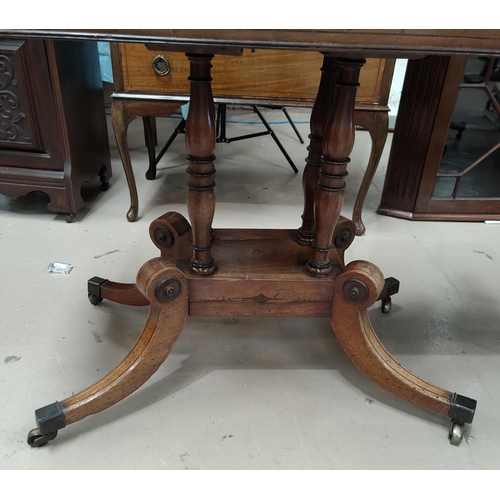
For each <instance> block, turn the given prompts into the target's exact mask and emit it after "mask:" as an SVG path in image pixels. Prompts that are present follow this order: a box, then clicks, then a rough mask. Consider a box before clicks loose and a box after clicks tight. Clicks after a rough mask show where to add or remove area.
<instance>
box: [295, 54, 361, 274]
mask: <svg viewBox="0 0 500 500" xmlns="http://www.w3.org/2000/svg"><path fill="white" fill-rule="evenodd" d="M337 61H338V64H339V77H338V82H337V89H336V92H335V97H334V103H333V110H332V113H331V115H330V117H329V120H328V123H327V125H326V128H325V133H324V137H323V156H322V161H321V168H320V169H319V178H318V185H317V189H316V196H315V199H314V218H315V221H316V232H315V234H314V241H313V243H312V250H313V251H312V255H311V257H310V258H309V261H308V262H307V264H306V267H305V269H306V271H307V272H308V273H310V274H311V275H313V276H318V277H319V276H327V275H328V274H330V273H331V271H332V265H331V263H330V259H329V252H330V249H331V247H332V237H333V231H334V229H335V226H336V224H337V221H338V219H339V216H340V212H341V210H342V204H343V199H344V190H345V177H346V176H347V164H348V163H349V162H350V159H349V155H350V154H351V151H352V148H353V146H354V104H355V101H356V90H357V87H358V85H359V84H358V78H359V72H360V70H361V67H362V66H363V64H364V63H365V61H364V59H340V58H339V59H338V60H337Z"/></svg>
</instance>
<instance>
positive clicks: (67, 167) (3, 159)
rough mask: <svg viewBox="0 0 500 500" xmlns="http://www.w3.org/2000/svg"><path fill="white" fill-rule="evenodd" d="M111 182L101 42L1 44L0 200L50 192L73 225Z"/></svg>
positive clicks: (55, 205) (54, 206) (58, 209)
mask: <svg viewBox="0 0 500 500" xmlns="http://www.w3.org/2000/svg"><path fill="white" fill-rule="evenodd" d="M110 177H111V162H110V157H109V144H108V140H107V126H106V116H105V109H104V97H103V95H102V80H101V75H100V69H99V57H98V51H97V44H96V42H62V41H61V42H52V41H49V40H6V39H3V40H2V39H0V195H6V196H10V197H12V198H17V197H19V196H23V195H26V194H29V193H33V192H43V193H46V194H47V195H48V196H49V198H50V202H49V204H48V206H47V209H48V210H49V211H51V212H59V213H65V214H70V216H69V218H68V221H70V220H72V219H73V218H74V214H76V212H77V211H78V210H79V209H80V208H81V207H82V206H83V203H84V200H83V198H82V196H81V186H82V184H83V183H84V182H92V181H94V180H96V181H100V182H101V185H102V186H103V187H104V188H105V187H107V185H108V180H109V178H110Z"/></svg>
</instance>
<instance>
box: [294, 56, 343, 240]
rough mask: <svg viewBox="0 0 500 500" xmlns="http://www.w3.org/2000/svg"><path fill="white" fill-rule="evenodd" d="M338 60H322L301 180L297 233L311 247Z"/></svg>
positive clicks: (329, 57) (332, 58) (326, 57)
mask: <svg viewBox="0 0 500 500" xmlns="http://www.w3.org/2000/svg"><path fill="white" fill-rule="evenodd" d="M338 72H339V68H338V64H337V59H336V58H334V57H331V56H328V55H325V56H324V58H323V67H322V68H321V80H320V84H319V89H318V95H317V96H316V100H315V102H314V106H313V109H312V112H311V125H310V126H311V133H310V134H309V146H308V148H307V151H308V152H309V153H308V155H307V160H306V162H307V163H306V166H305V168H304V173H303V176H302V189H303V191H304V211H303V213H302V226H301V227H300V228H299V230H298V232H297V241H298V242H299V243H302V244H305V245H309V244H311V243H312V242H313V239H314V232H315V228H316V224H315V219H314V197H315V196H316V187H317V185H318V178H319V170H320V167H321V155H322V153H323V134H324V131H325V127H326V124H327V122H328V117H329V116H330V113H331V111H332V105H333V97H334V95H335V84H336V81H337V78H338Z"/></svg>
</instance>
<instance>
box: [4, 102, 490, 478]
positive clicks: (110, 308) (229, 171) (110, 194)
mask: <svg viewBox="0 0 500 500" xmlns="http://www.w3.org/2000/svg"><path fill="white" fill-rule="evenodd" d="M266 114H267V116H268V117H269V119H270V120H272V121H279V122H282V121H283V120H284V117H283V115H282V114H281V113H280V112H279V111H272V112H271V111H268V112H266ZM292 115H293V116H294V118H295V119H296V120H297V122H298V124H299V128H300V130H301V132H302V134H303V137H304V138H306V137H307V134H308V124H307V122H308V117H309V115H308V112H306V111H301V110H297V111H294V112H293V113H292ZM235 116H236V117H237V120H239V121H252V120H255V119H256V116H255V115H253V114H251V113H244V112H241V111H240V112H238V113H237V115H235ZM230 117H231V116H230ZM174 126H175V120H173V119H164V120H161V121H160V123H159V131H160V140H165V139H166V138H167V137H168V135H169V131H170V130H171V129H173V127H174ZM257 129H260V127H259V126H258V125H245V124H230V125H229V128H228V135H229V136H232V135H238V134H240V133H244V132H247V131H252V132H254V131H256V130H257ZM275 130H276V132H277V134H278V135H279V137H280V138H281V139H282V141H283V143H284V145H285V147H286V148H287V150H288V152H289V153H290V155H291V157H292V159H293V160H294V162H295V163H296V164H297V166H298V167H299V170H300V174H299V175H295V174H293V172H292V170H291V169H290V167H289V165H288V164H287V163H286V161H285V159H284V158H283V157H282V155H281V153H280V152H279V150H278V149H277V147H276V146H275V145H274V143H273V142H272V139H271V138H270V137H264V138H258V139H252V140H247V141H241V142H236V143H232V144H219V145H218V146H217V150H216V155H217V170H218V174H217V191H216V192H217V201H218V204H217V210H216V216H215V221H214V227H249V228H251V227H262V228H297V227H298V225H299V221H300V215H301V211H302V198H301V172H302V169H303V163H304V161H303V159H304V157H305V155H306V153H305V146H303V145H301V144H300V143H299V142H298V140H297V138H296V137H295V135H294V134H293V131H292V129H291V127H290V126H289V125H288V124H286V123H282V124H278V125H276V126H275ZM110 145H111V152H112V160H113V169H114V175H113V178H112V180H111V187H110V189H109V190H108V191H107V192H100V191H99V185H98V183H97V182H96V184H95V185H89V186H88V187H86V188H85V189H84V196H85V199H86V204H85V207H84V209H83V210H82V211H81V212H80V213H79V214H78V216H77V219H76V220H75V222H73V223H72V224H67V223H66V222H65V220H64V216H62V215H54V214H50V213H48V212H47V211H46V210H45V205H46V203H47V199H46V198H45V197H39V196H29V197H24V198H21V199H18V200H15V201H12V200H10V199H8V198H6V197H3V196H1V197H0V242H1V244H0V248H1V252H2V259H0V275H1V276H2V278H3V286H2V287H1V289H0V294H1V296H0V304H1V311H2V312H1V315H0V331H1V332H2V333H1V337H0V338H1V341H0V346H1V356H0V357H1V362H0V379H1V384H0V469H11V470H12V469H23V470H25V469H122V470H123V469H171V470H172V469H225V470H227V469H236V470H243V469H245V470H246V469H252V470H253V469H288V470H290V469H299V470H305V469H320V470H325V469H356V470H361V469H363V470H365V469H397V470H401V469H418V470H420V469H497V468H499V466H500V453H499V451H498V450H499V446H500V428H499V427H500V426H499V421H498V415H499V414H500V400H499V398H498V392H499V387H500V382H499V380H500V378H499V376H498V374H499V370H498V367H499V362H500V331H499V324H500V308H499V307H498V304H499V303H500V288H499V286H498V283H499V282H500V280H499V278H500V267H499V262H500V250H499V249H500V225H494V224H484V223H446V222H410V221H403V220H397V219H393V218H389V217H383V216H379V215H376V214H375V210H376V208H377V205H378V202H379V200H380V195H381V190H382V186H383V180H384V173H385V167H386V164H387V158H388V151H389V146H390V140H389V142H388V145H387V147H386V151H385V154H384V157H383V159H382V163H381V167H380V169H379V172H378V174H377V177H376V179H375V182H374V183H373V185H372V187H371V189H370V192H369V195H368V199H367V201H366V205H365V211H364V221H365V224H366V226H367V233H366V235H364V236H362V237H359V238H357V239H356V240H355V242H354V244H353V245H352V246H351V248H350V249H349V250H348V252H347V255H346V257H347V259H346V260H347V261H351V260H356V259H366V260H369V261H371V262H373V263H375V264H376V265H378V266H379V267H380V268H381V269H382V271H383V272H384V275H385V276H394V277H396V278H397V279H399V280H400V281H401V290H400V293H399V294H398V295H396V296H395V297H394V299H393V309H392V311H391V313H390V314H389V315H383V314H381V312H380V310H379V309H378V306H374V307H373V308H372V310H371V313H370V317H371V320H372V323H373V325H374V328H375V330H376V332H377V333H378V335H379V337H380V338H381V340H382V342H383V343H384V345H385V346H386V347H387V349H388V350H389V352H391V353H392V354H393V356H395V357H396V359H397V360H398V361H400V362H401V363H402V364H403V365H405V366H406V367H407V368H409V369H410V370H412V371H413V372H415V373H416V374H418V375H420V376H421V377H423V378H424V379H426V380H428V381H429V382H432V383H434V384H437V385H439V386H441V387H444V388H446V389H448V390H451V391H453V392H458V393H460V394H463V395H466V396H469V397H472V398H474V399H477V401H478V407H477V412H476V418H475V420H474V423H473V424H472V425H471V426H467V428H466V434H465V438H464V439H463V441H462V443H461V444H460V445H459V446H458V447H457V446H452V445H450V443H449V442H448V438H447V437H448V420H447V419H446V418H442V417H439V416H436V415H434V414H431V413H429V412H426V411H423V410H420V409H418V408H416V407H414V406H412V405H411V404H409V403H406V402H403V401H400V400H399V399H397V398H396V397H393V396H392V395H391V394H388V393H386V392H385V391H383V390H381V389H379V388H378V387H377V386H376V385H375V384H374V383H372V382H371V381H370V380H369V379H367V378H366V377H365V376H364V375H363V374H361V373H360V372H359V371H358V370H357V369H356V367H355V366H354V365H353V364H352V362H350V361H349V360H348V358H347V356H346V355H345V354H344V352H343V350H342V349H341V347H340V346H339V344H338V343H337V341H336V339H335V336H334V334H333V333H332V331H331V328H330V324H329V321H328V320H326V319H288V318H282V319H279V318H264V319H261V318H226V319H200V318H190V319H189V320H188V322H187V325H186V327H185V330H184V331H183V333H182V335H181V336H180V338H179V340H178V341H177V343H176V344H175V346H174V349H173V351H172V353H171V355H170V356H169V358H168V359H167V361H166V362H165V363H164V364H163V365H162V366H161V367H160V369H159V370H158V372H157V373H156V374H155V375H154V376H153V377H152V378H151V379H150V380H149V381H148V382H147V383H146V384H145V385H144V386H143V387H142V388H141V389H139V390H138V391H136V392H135V393H134V394H132V395H131V396H129V397H128V398H126V399H125V400H123V401H122V402H120V403H118V404H116V405H115V406H113V407H112V408H110V409H108V410H106V411H104V412H102V413H100V414H97V415H94V416H90V417H88V418H86V419H84V420H82V421H80V422H78V423H75V424H72V425H70V426H68V427H67V428H65V429H63V430H61V431H60V432H59V435H58V437H57V438H56V439H55V440H54V441H51V442H50V443H49V444H48V445H47V446H45V447H42V448H38V449H34V448H30V447H29V446H28V445H27V444H26V435H27V433H28V431H29V430H30V429H31V428H33V427H34V424H35V420H34V410H35V409H36V408H39V407H42V406H45V405H47V404H49V403H52V402H54V401H56V400H62V399H64V398H66V397H68V396H70V395H71V394H73V393H75V392H77V391H79V390H81V389H83V388H85V387H87V386H89V385H90V384H91V383H93V382H95V381H97V380H98V379H99V378H101V377H102V376H103V375H105V374H106V373H107V372H108V371H110V370H111V369H112V368H113V367H114V365H115V364H117V363H118V362H119V361H120V360H121V359H122V358H123V356H125V354H126V353H127V352H128V351H129V349H130V348H131V347H132V346H133V344H134V342H135V340H136V338H137V336H138V334H139V333H140V331H141V328H142V325H143V323H144V321H145V318H146V313H147V311H146V308H130V307H125V306H120V305H117V304H114V303H111V302H106V301H104V302H103V303H102V304H101V305H99V306H97V307H93V306H91V305H90V303H89V302H88V300H87V291H86V283H87V280H88V279H89V278H90V277H92V276H96V275H97V276H102V277H105V278H108V279H111V280H114V281H122V282H133V281H135V276H136V273H137V271H138V269H139V268H140V266H141V265H142V264H143V263H144V262H145V261H146V260H148V259H150V258H152V257H155V256H157V255H158V253H157V250H156V247H154V245H153V244H152V243H151V241H150V239H149V236H148V227H149V224H150V222H151V221H152V220H153V219H155V218H156V217H158V216H159V215H161V214H163V213H164V212H167V211H170V210H174V211H178V212H181V213H182V214H184V215H186V208H185V197H186V188H185V183H186V175H185V172H184V170H185V167H186V162H185V160H184V155H185V149H184V141H183V137H180V138H178V139H177V141H176V142H175V143H174V145H173V146H172V148H171V149H170V150H169V151H168V152H167V154H166V155H165V157H164V159H163V160H162V163H161V164H160V166H159V175H158V179H157V180H156V181H154V182H151V181H146V180H145V178H144V175H143V174H144V172H145V171H146V168H147V154H146V149H145V147H144V140H143V135H142V122H141V121H140V120H136V121H135V122H134V123H133V124H132V125H131V129H130V148H131V154H132V161H133V164H134V169H135V172H136V175H137V182H138V191H139V198H140V203H141V206H140V220H138V221H137V222H135V223H129V222H127V220H126V218H125V214H126V212H127V210H128V206H129V197H128V190H127V185H126V182H125V177H124V174H123V170H122V166H121V162H120V159H119V156H118V154H117V150H116V146H115V143H114V139H113V138H112V135H110ZM369 146H370V143H369V138H368V135H367V133H364V132H360V133H358V134H357V141H356V145H355V150H354V152H353V154H352V163H351V166H350V176H349V178H348V188H347V191H346V198H345V205H344V207H345V209H344V211H343V213H344V215H346V216H350V214H351V211H352V206H353V202H354V198H355V195H356V192H357V188H358V186H359V183H360V181H361V177H362V174H363V171H364V168H365V166H366V162H367V160H368V154H369ZM53 260H57V261H62V262H66V263H71V264H72V265H73V266H74V268H73V270H72V272H71V273H70V274H69V275H57V274H51V273H49V272H48V270H47V266H48V264H49V262H51V261H53Z"/></svg>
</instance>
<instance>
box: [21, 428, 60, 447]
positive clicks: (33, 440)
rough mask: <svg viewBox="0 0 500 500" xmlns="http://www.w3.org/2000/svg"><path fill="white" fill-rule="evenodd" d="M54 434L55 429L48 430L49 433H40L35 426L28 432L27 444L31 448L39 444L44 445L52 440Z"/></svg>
mask: <svg viewBox="0 0 500 500" xmlns="http://www.w3.org/2000/svg"><path fill="white" fill-rule="evenodd" d="M56 436H57V431H54V432H50V433H49V434H42V433H41V432H40V429H38V427H37V428H36V429H32V430H31V431H30V432H29V433H28V444H29V445H30V446H31V447H32V448H40V447H41V446H45V445H46V444H47V443H48V442H49V441H52V440H53V439H54V438H55V437H56Z"/></svg>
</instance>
